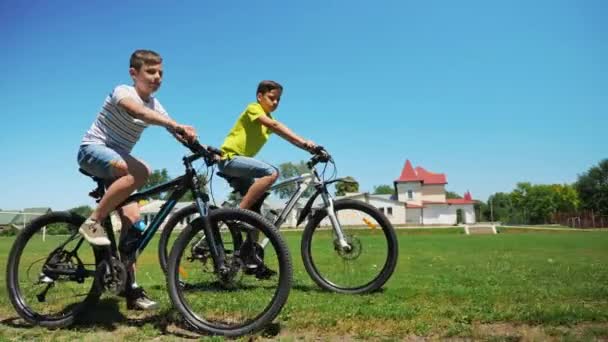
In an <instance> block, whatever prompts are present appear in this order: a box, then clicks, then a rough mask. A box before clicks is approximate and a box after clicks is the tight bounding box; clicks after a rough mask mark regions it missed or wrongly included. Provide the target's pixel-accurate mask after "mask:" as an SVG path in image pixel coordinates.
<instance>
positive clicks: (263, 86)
mask: <svg viewBox="0 0 608 342" xmlns="http://www.w3.org/2000/svg"><path fill="white" fill-rule="evenodd" d="M275 89H279V90H280V91H281V92H283V86H282V85H280V84H279V83H277V82H275V81H269V80H265V81H262V82H260V84H258V91H257V92H256V95H257V94H259V93H262V95H263V94H266V93H267V92H269V91H271V90H275Z"/></svg>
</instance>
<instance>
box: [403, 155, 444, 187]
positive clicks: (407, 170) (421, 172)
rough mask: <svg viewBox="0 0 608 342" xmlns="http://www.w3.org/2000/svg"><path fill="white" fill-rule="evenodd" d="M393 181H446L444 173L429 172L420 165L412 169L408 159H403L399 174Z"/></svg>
mask: <svg viewBox="0 0 608 342" xmlns="http://www.w3.org/2000/svg"><path fill="white" fill-rule="evenodd" d="M395 182H422V183H423V184H447V183H448V182H447V180H446V178H445V174H443V173H433V172H429V171H427V170H425V169H424V168H422V167H420V166H418V167H416V169H414V168H413V167H412V163H411V162H410V160H409V159H408V160H406V161H405V166H404V167H403V170H402V171H401V176H399V178H397V179H396V180H395Z"/></svg>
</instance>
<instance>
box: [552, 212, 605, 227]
mask: <svg viewBox="0 0 608 342" xmlns="http://www.w3.org/2000/svg"><path fill="white" fill-rule="evenodd" d="M551 220H552V221H553V222H554V223H558V224H561V225H563V226H568V227H572V228H608V215H598V214H595V213H594V212H593V211H582V212H578V213H555V214H553V215H552V217H551Z"/></svg>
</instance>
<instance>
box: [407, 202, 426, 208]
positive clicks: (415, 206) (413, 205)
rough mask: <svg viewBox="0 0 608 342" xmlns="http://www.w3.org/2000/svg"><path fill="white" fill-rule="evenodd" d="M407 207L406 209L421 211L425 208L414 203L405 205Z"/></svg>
mask: <svg viewBox="0 0 608 342" xmlns="http://www.w3.org/2000/svg"><path fill="white" fill-rule="evenodd" d="M405 207H406V208H409V209H420V208H424V206H422V205H418V204H412V203H407V204H406V205H405Z"/></svg>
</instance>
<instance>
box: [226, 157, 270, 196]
mask: <svg viewBox="0 0 608 342" xmlns="http://www.w3.org/2000/svg"><path fill="white" fill-rule="evenodd" d="M218 169H219V170H220V172H221V173H223V174H225V175H226V176H229V177H232V179H231V180H230V186H231V187H232V188H233V189H234V190H237V191H238V192H239V193H240V194H241V195H242V196H245V194H246V193H247V190H249V188H250V187H251V185H252V184H253V182H254V180H255V178H261V177H265V176H270V175H271V174H273V173H275V172H276V173H278V172H279V169H277V168H276V167H274V166H272V165H270V164H267V163H264V162H262V161H259V160H257V159H254V158H249V157H243V156H234V157H232V158H231V159H225V160H222V161H220V163H219V164H218Z"/></svg>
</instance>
